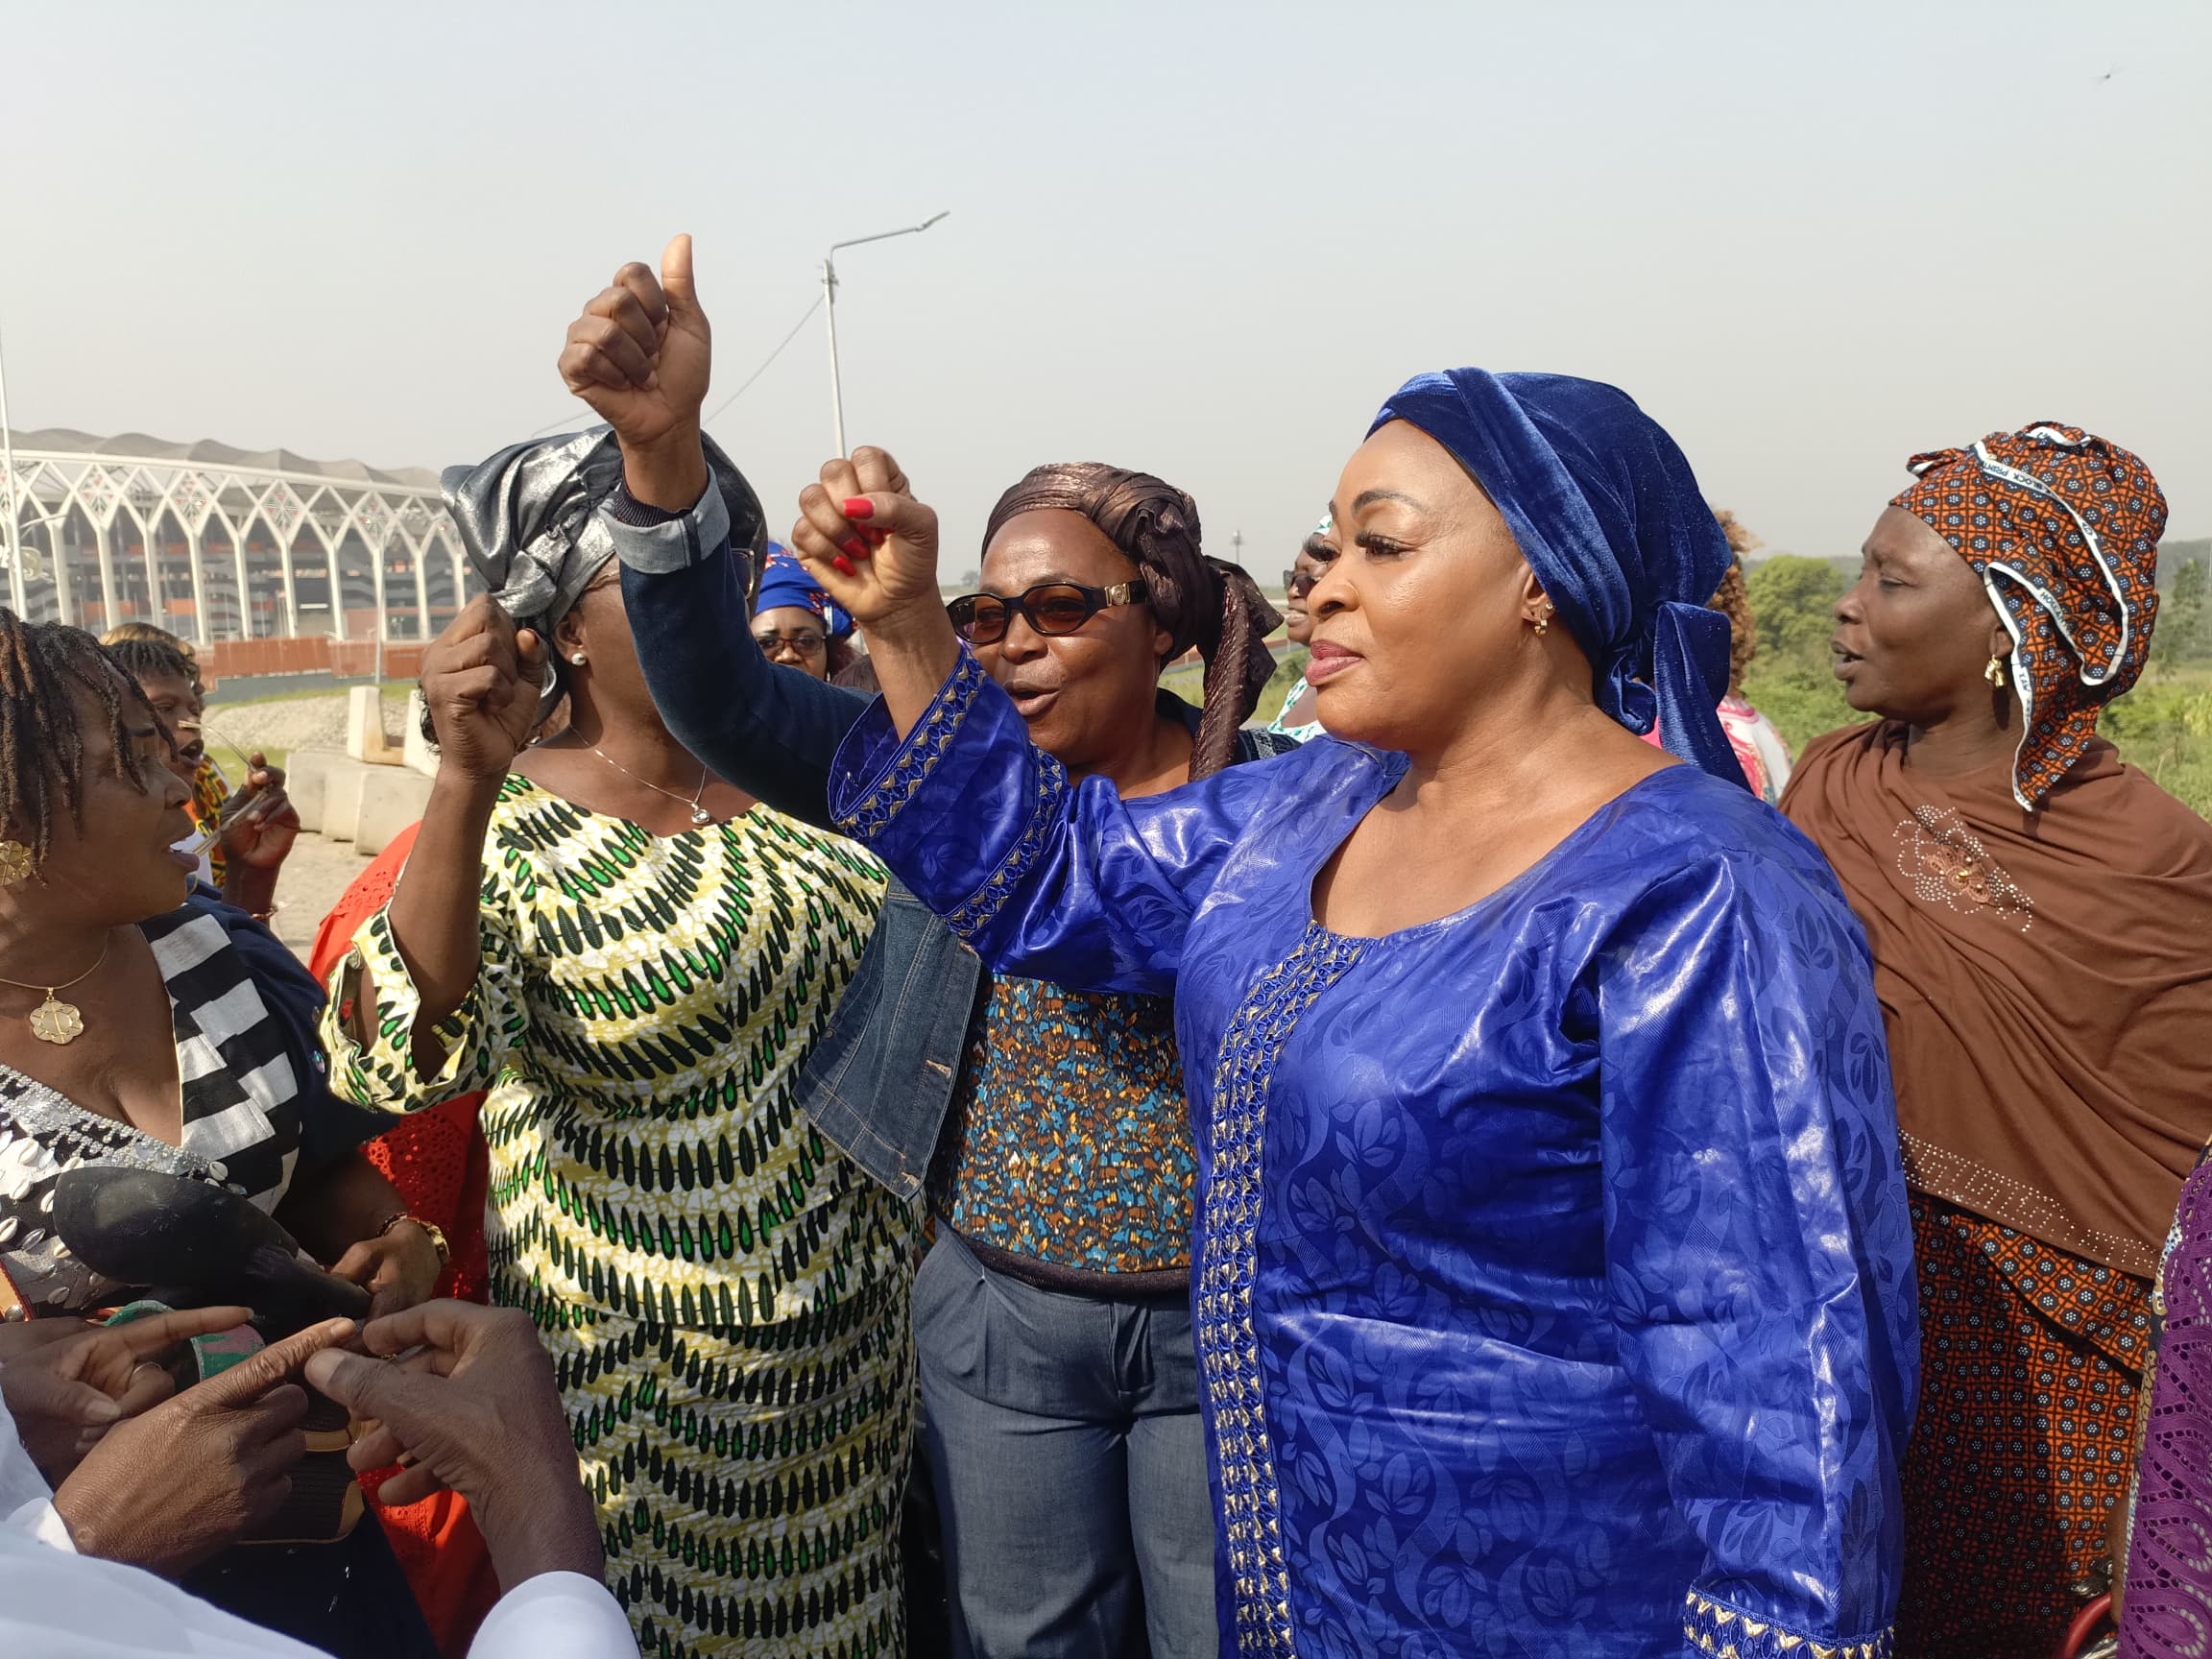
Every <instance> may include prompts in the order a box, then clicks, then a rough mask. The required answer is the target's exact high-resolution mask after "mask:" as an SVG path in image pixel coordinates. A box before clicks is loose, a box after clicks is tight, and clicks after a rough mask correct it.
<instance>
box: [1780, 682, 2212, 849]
mask: <svg viewBox="0 0 2212 1659" xmlns="http://www.w3.org/2000/svg"><path fill="white" fill-rule="evenodd" d="M1743 694H1744V696H1745V697H1746V698H1747V699H1748V700H1749V701H1750V703H1751V706H1752V707H1753V708H1755V709H1758V710H1759V711H1760V712H1761V713H1762V714H1764V715H1766V716H1767V719H1769V720H1771V721H1773V722H1774V725H1775V728H1776V729H1777V730H1778V731H1780V732H1781V733H1782V737H1783V740H1784V741H1785V742H1787V743H1788V744H1789V745H1790V748H1791V753H1795V752H1797V751H1799V750H1802V749H1803V748H1804V747H1805V745H1806V744H1807V743H1809V742H1811V741H1812V740H1813V739H1814V738H1815V737H1817V736H1819V735H1820V734H1821V733H1824V732H1833V731H1835V730H1836V729H1837V728H1838V727H1839V726H1855V725H1858V724H1860V723H1861V722H1862V721H1863V720H1864V719H1865V716H1864V715H1863V714H1861V713H1859V712H1858V710H1856V709H1853V708H1852V707H1851V705H1850V704H1848V703H1846V702H1844V701H1843V690H1842V687H1841V686H1840V685H1838V684H1837V682H1836V681H1835V679H1834V678H1833V677H1831V676H1830V675H1828V674H1826V673H1817V674H1816V673H1815V672H1814V671H1812V670H1810V669H1808V668H1805V667H1803V666H1792V665H1791V664H1789V663H1787V662H1767V661H1757V662H1754V663H1753V664H1752V667H1751V672H1750V673H1749V674H1747V675H1745V676H1744V683H1743ZM2097 729H2098V731H2099V732H2100V733H2102V734H2103V735H2104V736H2105V737H2107V738H2109V739H2111V741H2112V742H2113V743H2114V744H2115V745H2116V746H2117V747H2118V749H2119V751H2120V757H2121V758H2122V759H2123V760H2125V761H2127V762H2128V764H2129V765H2131V766H2135V767H2139V768H2141V769H2142V771H2143V772H2144V773H2146V774H2147V775H2148V776H2149V777H2150V779H2151V781H2152V782H2153V783H2155V784H2157V785H2158V787H2159V788H2161V789H2163V790H2165V791H2166V792H2167V793H2168V794H2169V795H2172V796H2173V797H2175V799H2176V800H2178V801H2180V802H2181V803H2182V804H2183V805H2186V806H2188V808H2189V809H2190V810H2191V811H2193V812H2195V813H2197V814H2198V815H2199V816H2200V817H2206V818H2212V663H2192V664H2189V665H2187V666H2185V667H2179V668H2171V669H2164V670H2161V671H2158V672H2156V673H2152V674H2150V675H2147V676H2145V678H2144V679H2143V680H2142V682H2141V683H2140V684H2138V685H2136V687H2135V689H2134V690H2132V691H2130V692H2128V695H2127V696H2125V697H2123V698H2121V699H2120V700H2119V701H2117V702H2115V703H2113V704H2112V705H2111V706H2110V707H2109V708H2107V709H2105V710H2104V718H2103V719H2101V720H2100V721H2099V722H2098V723H2097Z"/></svg>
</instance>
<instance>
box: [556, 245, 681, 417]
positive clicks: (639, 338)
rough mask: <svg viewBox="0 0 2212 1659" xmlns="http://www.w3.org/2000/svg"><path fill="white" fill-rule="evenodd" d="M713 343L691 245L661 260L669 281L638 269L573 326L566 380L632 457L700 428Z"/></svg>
mask: <svg viewBox="0 0 2212 1659" xmlns="http://www.w3.org/2000/svg"><path fill="white" fill-rule="evenodd" d="M713 356H714V352H713V335H712V332H711V330H709V327H708V326H707V313H706V312H704V311H702V310H700V309H699V293H698V290H697V289H696V288H694V287H693V286H692V283H691V238H690V237H688V236H678V237H676V238H675V239H674V240H673V241H671V242H670V243H669V244H668V246H667V247H666V249H664V250H663V251H662V252H661V275H660V276H658V277H656V276H654V275H653V273H652V272H651V271H650V270H648V269H647V268H646V267H645V266H643V265H640V264H637V263H636V262H633V263H631V264H628V265H625V266H623V267H622V269H621V270H619V271H617V272H615V273H614V280H613V282H611V283H609V284H608V285H607V287H605V288H604V289H602V290H600V292H599V293H598V295H597V296H596V297H595V298H593V300H592V301H591V302H590V303H589V305H587V306H585V307H584V314H583V315H582V316H581V317H579V318H577V319H576V321H575V322H573V323H571V324H569V325H568V340H567V344H566V345H565V346H564V347H563V348H562V350H561V378H562V381H563V382H564V383H565V385H566V386H567V388H568V390H569V391H571V392H573V393H575V394H576V396H577V397H581V398H583V399H584V401H585V402H587V403H589V404H590V405H591V407H592V409H593V411H594V412H596V413H597V415H598V416H599V419H600V420H602V421H606V422H607V424H608V425H610V426H612V427H613V428H614V435H615V436H616V437H617V438H619V439H620V440H621V442H622V446H623V447H624V448H625V449H633V448H643V449H650V448H652V447H653V446H654V445H657V444H659V443H661V441H662V440H664V439H668V438H671V437H680V436H683V435H685V433H686V431H687V430H689V429H695V428H696V427H697V426H698V424H699V406H700V404H701V403H703V402H704V401H706V397H707V382H708V378H709V370H710V369H711V367H712V364H713Z"/></svg>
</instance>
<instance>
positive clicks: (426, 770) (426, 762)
mask: <svg viewBox="0 0 2212 1659" xmlns="http://www.w3.org/2000/svg"><path fill="white" fill-rule="evenodd" d="M399 757H400V759H401V760H402V761H404V762H405V763H406V765H407V766H408V767H410V768H411V769H412V770H414V771H417V772H420V773H421V774H422V776H423V777H425V778H435V777H437V776H438V753H437V751H436V750H434V749H432V748H431V747H430V745H429V744H428V743H427V742H425V741H423V737H422V693H421V692H420V691H410V692H408V693H407V723H406V725H404V726H402V727H401V728H400V740H399Z"/></svg>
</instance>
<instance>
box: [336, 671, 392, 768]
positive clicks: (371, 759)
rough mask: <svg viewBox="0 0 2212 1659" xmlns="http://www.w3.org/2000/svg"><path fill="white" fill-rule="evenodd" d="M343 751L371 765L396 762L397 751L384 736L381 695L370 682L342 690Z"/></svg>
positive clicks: (390, 764) (387, 764) (386, 764)
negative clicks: (344, 716) (344, 743)
mask: <svg viewBox="0 0 2212 1659" xmlns="http://www.w3.org/2000/svg"><path fill="white" fill-rule="evenodd" d="M346 753H347V754H348V755H349V756H351V757H353V758H354V759H356V760H360V761H364V762H366V763H367V764H369V765H371V766H397V765H398V764H399V751H398V750H397V749H395V748H393V747H392V746H391V744H389V743H387V742H386V741H385V739H384V695H383V693H382V692H380V691H379V690H377V688H376V687H375V686H373V685H356V686H354V687H353V688H352V689H351V690H350V691H349V692H347V693H346Z"/></svg>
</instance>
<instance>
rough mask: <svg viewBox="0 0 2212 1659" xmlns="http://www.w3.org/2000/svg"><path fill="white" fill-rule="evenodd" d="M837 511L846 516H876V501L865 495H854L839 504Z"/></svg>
mask: <svg viewBox="0 0 2212 1659" xmlns="http://www.w3.org/2000/svg"><path fill="white" fill-rule="evenodd" d="M837 511H838V512H840V513H842V514H844V515H845V517H848V518H873V517H876V503H875V502H873V501H871V500H869V499H868V497H867V496H865V495H855V496H854V497H853V499H852V500H850V501H847V502H846V503H844V504H843V505H842V506H840V507H839V508H838V509H837Z"/></svg>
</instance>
